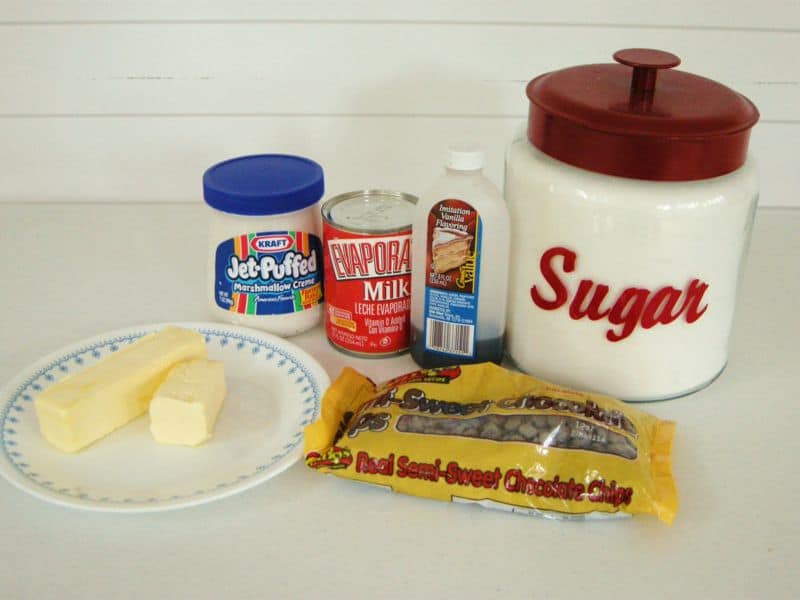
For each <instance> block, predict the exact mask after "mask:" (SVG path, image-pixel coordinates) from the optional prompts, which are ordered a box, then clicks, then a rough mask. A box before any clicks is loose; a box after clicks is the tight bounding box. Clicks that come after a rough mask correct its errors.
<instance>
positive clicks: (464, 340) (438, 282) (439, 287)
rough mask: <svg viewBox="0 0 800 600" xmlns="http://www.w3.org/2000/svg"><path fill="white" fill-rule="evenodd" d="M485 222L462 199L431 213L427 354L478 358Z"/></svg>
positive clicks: (436, 206)
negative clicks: (482, 249)
mask: <svg viewBox="0 0 800 600" xmlns="http://www.w3.org/2000/svg"><path fill="white" fill-rule="evenodd" d="M480 248H481V219H480V216H479V215H478V212H477V211H476V210H475V209H474V208H473V207H472V206H471V205H469V204H468V203H466V202H464V201H463V200H454V199H448V200H443V201H441V202H438V203H436V204H434V206H433V208H431V211H430V213H429V214H428V227H427V242H426V244H425V249H426V252H427V261H426V264H427V266H428V268H427V272H426V274H425V321H424V327H425V330H424V334H423V335H424V338H423V339H424V340H425V350H426V351H433V352H437V353H441V354H448V355H451V356H453V357H456V358H458V357H462V358H463V357H469V358H473V357H474V356H475V353H476V343H475V336H476V329H477V322H478V283H479V282H478V273H479V272H480Z"/></svg>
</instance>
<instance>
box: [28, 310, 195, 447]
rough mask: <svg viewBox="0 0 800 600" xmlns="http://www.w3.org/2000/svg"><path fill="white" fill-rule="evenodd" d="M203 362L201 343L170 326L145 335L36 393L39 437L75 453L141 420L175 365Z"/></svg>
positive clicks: (193, 335)
mask: <svg viewBox="0 0 800 600" xmlns="http://www.w3.org/2000/svg"><path fill="white" fill-rule="evenodd" d="M206 356H207V352H206V344H205V339H204V338H203V336H202V335H200V334H199V333H196V332H194V331H190V330H188V329H181V328H179V327H171V326H170V327H165V328H164V329H162V330H161V331H158V332H155V333H151V334H148V335H146V336H144V337H142V338H141V339H140V340H137V341H136V342H134V343H133V344H131V345H130V346H127V347H125V348H122V349H121V350H119V351H117V352H116V353H114V354H112V355H111V356H109V357H108V358H106V359H104V360H102V361H100V362H99V363H97V364H95V365H92V366H90V367H87V368H85V369H83V370H82V371H79V372H78V373H75V374H74V375H71V376H69V377H67V378H65V379H63V380H62V381H59V382H58V383H56V384H55V385H53V386H52V387H49V388H47V389H46V390H45V391H44V392H42V393H41V394H40V395H39V396H38V397H37V398H36V402H35V405H36V415H37V416H38V418H39V428H40V430H41V432H42V435H43V436H44V438H45V439H46V440H47V441H48V442H50V443H51V444H52V445H53V446H55V447H56V448H58V449H59V450H62V451H64V452H77V451H78V450H81V449H82V448H85V447H86V446H88V445H89V444H91V443H92V442H95V441H97V440H99V439H100V438H102V437H104V436H106V435H108V434H109V433H111V432H112V431H114V430H115V429H117V428H118V427H122V426H123V425H125V424H126V423H128V422H130V421H132V420H133V419H135V418H136V417H138V416H139V415H141V414H143V413H144V412H145V411H146V410H147V407H148V405H149V404H150V399H151V398H152V397H153V393H154V392H155V390H156V389H157V388H158V386H159V385H161V383H162V382H163V381H164V378H165V377H166V375H167V373H168V372H169V370H170V369H171V368H172V367H173V366H174V365H175V364H176V363H179V362H181V361H184V360H190V359H194V358H205V357H206Z"/></svg>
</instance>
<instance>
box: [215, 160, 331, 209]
mask: <svg viewBox="0 0 800 600" xmlns="http://www.w3.org/2000/svg"><path fill="white" fill-rule="evenodd" d="M324 192H325V184H324V180H323V175H322V167H321V166H319V165H318V164H317V163H315V162H314V161H313V160H310V159H308V158H303V157H302V156H292V155H289V154H254V155H252V156H240V157H238V158H232V159H230V160H226V161H223V162H221V163H217V164H216V165H214V166H213V167H210V168H209V169H208V170H207V171H206V172H205V173H204V174H203V196H204V197H205V200H206V204H208V205H209V206H211V207H213V208H216V209H217V210H221V211H223V212H227V213H233V214H235V215H277V214H281V213H287V212H293V211H295V210H300V209H302V208H306V207H308V206H311V205H313V204H314V203H316V202H317V201H318V200H319V199H320V198H322V194H323V193H324Z"/></svg>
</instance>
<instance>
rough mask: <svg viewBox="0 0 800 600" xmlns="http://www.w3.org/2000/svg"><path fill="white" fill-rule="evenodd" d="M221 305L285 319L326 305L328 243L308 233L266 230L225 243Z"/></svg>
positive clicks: (217, 295) (218, 262) (218, 263)
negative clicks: (324, 253) (324, 262)
mask: <svg viewBox="0 0 800 600" xmlns="http://www.w3.org/2000/svg"><path fill="white" fill-rule="evenodd" d="M214 272H215V275H216V278H215V289H214V299H215V301H216V303H217V306H219V307H220V308H224V309H227V310H230V311H232V312H236V313H239V314H247V315H279V314H287V313H295V312H300V311H303V310H307V309H309V308H312V307H314V306H316V305H317V304H319V303H320V302H322V244H321V242H320V239H319V238H318V237H317V236H315V235H313V234H310V233H307V232H304V231H263V232H258V233H246V234H243V235H240V236H237V237H235V238H232V239H229V240H225V241H224V242H222V243H221V244H220V245H219V246H217V251H216V256H215V269H214Z"/></svg>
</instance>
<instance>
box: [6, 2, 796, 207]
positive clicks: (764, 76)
mask: <svg viewBox="0 0 800 600" xmlns="http://www.w3.org/2000/svg"><path fill="white" fill-rule="evenodd" d="M634 46H646V47H655V48H662V49H665V50H669V51H672V52H674V53H676V54H678V55H679V56H681V57H682V59H683V64H682V66H681V67H680V68H682V69H685V70H687V71H691V72H695V73H698V74H702V75H705V76H708V77H711V78H713V79H716V80H718V81H721V82H723V83H725V84H726V85H729V86H730V87H732V88H734V89H736V90H737V91H740V92H742V93H743V94H745V95H747V96H748V97H749V98H750V99H751V100H753V102H755V104H756V105H757V106H758V107H759V110H760V111H761V121H760V122H759V124H758V125H757V126H756V128H755V130H754V132H753V139H752V145H751V148H752V151H753V154H755V155H756V156H757V158H758V161H759V164H760V166H761V172H762V195H761V204H762V206H794V207H800V194H798V192H797V190H798V189H800V158H799V156H800V155H799V154H798V148H800V0H764V1H762V2H759V3H755V2H753V1H752V0H728V1H726V0H674V1H673V2H651V1H643V0H619V1H615V0H604V1H602V2H600V1H592V0H583V1H578V2H561V3H551V2H536V1H530V0H528V1H513V0H512V1H505V2H485V1H484V2H477V1H473V0H443V1H439V2H435V1H422V0H405V1H404V2H402V3H397V2H379V1H375V0H373V1H358V0H340V1H337V2H332V1H330V0H308V1H295V2H285V1H282V2H280V1H272V0H264V1H259V2H256V1H245V0H229V1H227V2H223V1H217V2H210V1H202V0H195V1H190V0H162V1H158V2H155V1H149V2H145V1H140V2H122V1H100V0H86V1H74V0H72V1H56V0H43V1H39V2H37V1H32V0H31V1H25V0H0V86H2V90H3V93H2V94H0V202H14V201H34V202H37V201H51V202H52V201H65V202H76V201H80V202H159V201H186V202H197V201H199V199H200V178H201V175H202V172H203V170H204V169H205V168H206V167H207V166H209V165H210V164H212V163H214V162H216V161H218V160H221V159H223V158H228V157H231V156H234V155H238V154H248V153H254V152H289V153H298V154H304V155H307V156H310V157H312V158H314V159H316V160H318V161H319V162H320V163H321V164H322V165H323V167H324V168H325V171H326V177H327V189H328V192H329V194H334V193H338V192H343V191H348V190H351V189H360V188H365V187H387V188H392V189H399V190H403V191H409V192H419V191H420V190H421V189H423V188H424V187H425V186H426V185H428V183H429V182H430V181H431V180H432V179H433V178H434V177H436V175H437V174H438V172H439V170H440V169H441V161H442V155H443V153H444V149H445V148H446V146H447V144H448V142H450V141H454V140H461V139H475V140H478V141H480V142H482V143H483V144H484V145H485V147H486V148H487V150H488V153H489V164H488V173H489V175H490V177H492V178H493V179H494V180H495V181H496V182H497V183H501V180H502V172H503V153H504V148H505V146H506V144H507V142H508V140H509V139H510V138H511V136H512V133H513V132H514V131H515V130H516V129H517V128H518V127H519V125H520V123H522V122H523V121H524V119H525V115H526V112H527V100H526V98H525V94H524V86H525V83H526V82H527V81H528V80H530V79H531V78H532V77H534V76H535V75H537V74H539V73H542V72H545V71H548V70H552V69H557V68H561V67H565V66H570V65H575V64H582V63H588V62H609V61H611V54H612V53H613V52H614V51H615V50H617V49H619V48H625V47H634Z"/></svg>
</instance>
